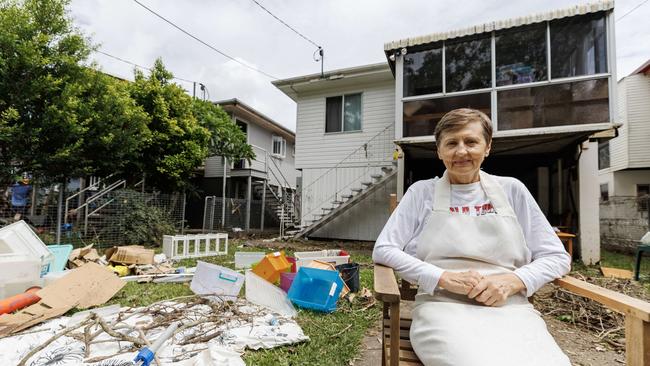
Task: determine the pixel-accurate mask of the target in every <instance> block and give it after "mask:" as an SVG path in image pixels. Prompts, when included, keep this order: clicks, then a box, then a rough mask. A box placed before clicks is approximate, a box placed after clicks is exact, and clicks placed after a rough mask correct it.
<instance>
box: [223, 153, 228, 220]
mask: <svg viewBox="0 0 650 366" xmlns="http://www.w3.org/2000/svg"><path fill="white" fill-rule="evenodd" d="M227 169H228V159H227V158H226V157H225V156H224V157H223V184H222V187H221V228H222V229H223V228H225V227H226V170H227Z"/></svg>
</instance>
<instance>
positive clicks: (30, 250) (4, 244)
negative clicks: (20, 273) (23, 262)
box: [0, 220, 54, 276]
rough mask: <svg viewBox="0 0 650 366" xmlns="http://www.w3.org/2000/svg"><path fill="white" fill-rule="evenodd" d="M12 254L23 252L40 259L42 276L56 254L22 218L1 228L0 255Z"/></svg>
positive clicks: (48, 268)
mask: <svg viewBox="0 0 650 366" xmlns="http://www.w3.org/2000/svg"><path fill="white" fill-rule="evenodd" d="M10 254H22V255H25V256H28V257H29V258H34V259H38V260H40V261H41V271H40V276H43V275H45V274H46V273H47V272H49V270H50V264H51V263H52V262H53V261H54V254H52V252H50V250H49V249H47V246H45V244H43V242H42V241H41V238H39V237H38V235H36V233H35V232H34V231H33V230H32V229H31V228H30V227H29V225H27V223H26V222H25V221H22V220H21V221H18V222H14V223H13V224H10V225H7V226H5V227H3V228H2V229H0V257H2V256H3V255H10Z"/></svg>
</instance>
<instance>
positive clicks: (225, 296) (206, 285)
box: [190, 261, 244, 301]
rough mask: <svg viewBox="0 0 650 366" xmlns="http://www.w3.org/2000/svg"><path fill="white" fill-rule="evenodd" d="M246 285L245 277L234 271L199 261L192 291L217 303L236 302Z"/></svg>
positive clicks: (191, 287)
mask: <svg viewBox="0 0 650 366" xmlns="http://www.w3.org/2000/svg"><path fill="white" fill-rule="evenodd" d="M243 284H244V275H242V274H239V273H237V272H235V271H233V270H232V269H228V268H225V267H222V266H218V265H216V264H212V263H206V262H202V261H198V262H197V264H196V272H194V277H193V278H192V283H191V284H190V289H191V290H192V291H193V292H194V293H195V294H197V295H208V296H209V295H214V296H209V297H210V298H211V299H213V300H215V301H228V300H231V301H232V300H235V299H236V298H237V296H238V295H239V291H240V290H241V287H242V285H243Z"/></svg>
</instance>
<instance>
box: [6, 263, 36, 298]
mask: <svg viewBox="0 0 650 366" xmlns="http://www.w3.org/2000/svg"><path fill="white" fill-rule="evenodd" d="M42 285H43V281H42V279H41V260H40V259H38V258H35V257H33V256H29V255H24V254H2V255H0V299H6V298H7V297H9V296H13V295H17V294H20V293H23V292H25V290H27V289H28V288H30V287H33V286H42Z"/></svg>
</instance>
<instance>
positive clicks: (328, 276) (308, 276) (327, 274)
mask: <svg viewBox="0 0 650 366" xmlns="http://www.w3.org/2000/svg"><path fill="white" fill-rule="evenodd" d="M342 288H343V280H341V276H339V273H338V272H337V271H327V270H323V269H317V268H309V267H301V268H300V269H299V270H298V274H296V277H295V278H294V279H293V284H291V288H290V289H289V293H288V296H289V299H290V300H291V302H293V303H294V304H295V305H298V306H300V307H303V308H307V309H313V310H317V311H323V312H326V313H331V312H332V311H334V310H336V300H338V298H339V293H340V292H341V289H342Z"/></svg>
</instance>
